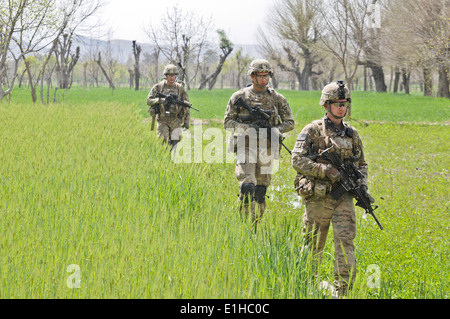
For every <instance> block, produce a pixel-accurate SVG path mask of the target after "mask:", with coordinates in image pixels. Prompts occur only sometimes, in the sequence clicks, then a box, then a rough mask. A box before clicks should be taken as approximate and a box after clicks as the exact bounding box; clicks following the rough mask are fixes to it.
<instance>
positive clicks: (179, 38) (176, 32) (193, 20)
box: [144, 6, 212, 90]
mask: <svg viewBox="0 0 450 319" xmlns="http://www.w3.org/2000/svg"><path fill="white" fill-rule="evenodd" d="M211 25H212V19H211V18H209V19H204V18H203V17H200V16H198V15H197V14H196V13H194V12H188V13H184V12H183V11H182V10H181V9H180V8H178V7H176V6H174V7H173V8H171V9H168V10H167V13H166V15H165V16H164V17H163V18H162V19H161V22H160V27H159V28H157V27H154V26H153V25H150V26H149V28H148V29H146V30H144V31H145V32H146V34H147V36H148V37H149V39H150V40H151V41H152V42H154V44H155V45H156V47H157V48H158V49H159V50H160V51H161V53H162V54H163V55H164V56H165V58H166V59H167V60H168V61H169V62H171V63H174V64H176V65H178V66H179V68H180V71H181V74H180V77H181V80H182V81H184V82H185V83H186V88H187V89H188V90H189V89H190V82H191V81H192V80H193V79H194V78H195V77H196V75H197V73H198V71H199V69H200V59H201V57H202V54H203V51H204V50H206V48H207V45H208V36H209V31H210V29H211Z"/></svg>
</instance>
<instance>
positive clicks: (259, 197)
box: [255, 185, 267, 204]
mask: <svg viewBox="0 0 450 319" xmlns="http://www.w3.org/2000/svg"><path fill="white" fill-rule="evenodd" d="M266 191H267V186H262V185H256V186H255V199H256V202H257V203H258V204H263V203H265V202H266Z"/></svg>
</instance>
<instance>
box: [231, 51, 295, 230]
mask: <svg viewBox="0 0 450 319" xmlns="http://www.w3.org/2000/svg"><path fill="white" fill-rule="evenodd" d="M248 75H249V76H250V77H251V79H252V84H251V85H249V86H248V87H246V88H243V89H241V90H239V91H237V92H235V93H234V94H233V95H232V96H231V98H230V100H229V102H228V105H227V109H226V112H225V117H224V127H225V129H232V130H233V131H234V132H233V133H234V134H233V135H232V139H231V141H230V142H231V146H233V147H232V148H233V151H234V152H236V153H237V161H236V168H235V174H236V178H237V180H238V182H239V186H240V190H241V191H240V195H239V200H240V213H242V209H243V210H244V216H248V214H249V207H250V211H251V215H252V221H253V223H254V225H255V231H256V224H257V222H258V220H259V219H261V218H262V216H263V214H264V210H265V208H266V192H267V187H268V186H269V185H270V180H271V174H272V164H273V160H274V159H275V158H276V156H277V152H279V148H278V141H279V138H280V137H282V134H283V133H285V132H288V131H290V130H292V129H293V128H294V118H293V115H292V111H291V108H290V107H289V104H288V102H287V101H286V99H285V98H284V97H283V95H281V94H280V93H278V92H277V91H275V90H274V89H273V88H271V87H270V86H268V84H269V78H270V77H272V76H273V70H272V67H271V65H270V63H269V62H268V61H267V60H264V59H256V60H254V61H252V62H251V63H250V67H249V70H248ZM240 97H241V98H242V99H243V100H244V101H246V102H247V104H248V105H250V106H251V107H252V108H255V107H260V108H261V109H262V110H264V111H267V112H268V114H270V118H269V119H268V121H266V122H261V121H259V122H258V121H255V119H254V118H252V116H251V114H250V112H249V111H248V110H246V109H245V108H242V107H239V106H237V105H236V101H237V99H238V98H240ZM267 122H268V123H267ZM269 126H270V128H269ZM253 141H254V142H253ZM272 146H274V147H272ZM274 149H275V151H274ZM255 201H256V204H257V206H258V207H257V208H258V211H259V216H258V217H257V214H256V205H255Z"/></svg>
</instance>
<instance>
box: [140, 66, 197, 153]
mask: <svg viewBox="0 0 450 319" xmlns="http://www.w3.org/2000/svg"><path fill="white" fill-rule="evenodd" d="M177 75H178V69H177V67H176V66H175V65H173V64H169V65H167V66H166V67H165V68H164V76H165V77H166V78H165V79H163V80H162V81H161V82H159V83H157V84H155V85H154V86H153V87H152V89H151V90H150V93H149V94H148V97H147V105H149V106H150V108H149V110H148V111H149V113H150V115H151V116H152V117H153V116H156V120H157V122H158V126H157V134H158V137H159V138H162V139H163V140H164V142H167V143H169V144H170V145H171V146H172V149H173V148H174V147H175V145H176V144H177V143H178V142H179V141H180V140H181V127H184V128H186V129H189V121H190V110H189V108H187V107H183V106H181V105H178V104H173V103H172V104H169V103H167V101H165V99H164V98H159V97H157V96H156V93H157V92H160V93H163V94H165V95H168V94H170V93H172V94H175V95H177V96H178V99H179V100H182V101H187V102H189V97H188V95H187V93H186V91H185V89H184V86H183V85H182V84H180V83H178V82H176V78H177ZM157 105H159V113H158V114H156V106H157Z"/></svg>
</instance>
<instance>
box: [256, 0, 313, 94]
mask: <svg viewBox="0 0 450 319" xmlns="http://www.w3.org/2000/svg"><path fill="white" fill-rule="evenodd" d="M319 3H320V1H318V0H279V1H278V2H276V3H275V4H274V5H273V7H272V8H271V10H270V11H269V12H268V14H267V21H270V23H268V24H267V25H265V26H264V27H260V28H259V29H258V35H259V38H260V40H261V43H262V45H261V50H262V52H263V54H264V55H265V56H267V57H269V59H271V60H274V61H276V64H277V65H278V66H279V67H280V69H281V70H284V71H288V72H292V73H293V74H295V76H296V78H297V81H298V83H299V88H300V89H301V90H309V88H310V86H309V82H310V77H311V75H312V74H313V67H314V65H315V64H317V63H318V62H320V59H319V55H318V54H317V48H316V46H315V44H316V43H317V42H318V41H319V38H320V32H319V28H318V27H319V25H318V20H317V19H318V14H317V11H316V8H317V6H318V5H319ZM274 39H277V40H274Z"/></svg>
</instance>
